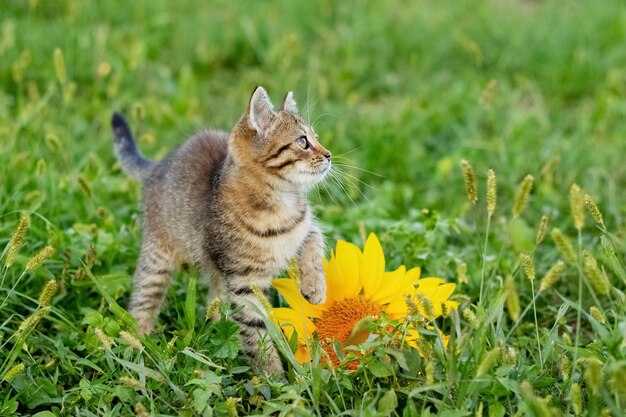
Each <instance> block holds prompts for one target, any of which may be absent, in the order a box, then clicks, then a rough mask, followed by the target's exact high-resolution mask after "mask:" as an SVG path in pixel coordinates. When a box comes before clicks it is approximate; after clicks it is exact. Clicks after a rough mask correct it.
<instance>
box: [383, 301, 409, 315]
mask: <svg viewBox="0 0 626 417" xmlns="http://www.w3.org/2000/svg"><path fill="white" fill-rule="evenodd" d="M385 312H386V313H387V315H388V316H389V318H390V319H392V320H399V319H403V318H405V317H406V315H407V314H408V307H407V305H406V299H405V298H404V297H396V298H394V299H393V300H391V302H390V303H389V305H388V306H387V307H385Z"/></svg>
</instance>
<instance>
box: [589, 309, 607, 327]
mask: <svg viewBox="0 0 626 417" xmlns="http://www.w3.org/2000/svg"><path fill="white" fill-rule="evenodd" d="M589 314H591V317H593V318H594V319H595V320H596V321H597V322H598V323H600V324H606V318H605V317H604V314H603V313H602V311H600V309H599V308H598V307H596V306H591V307H590V308H589Z"/></svg>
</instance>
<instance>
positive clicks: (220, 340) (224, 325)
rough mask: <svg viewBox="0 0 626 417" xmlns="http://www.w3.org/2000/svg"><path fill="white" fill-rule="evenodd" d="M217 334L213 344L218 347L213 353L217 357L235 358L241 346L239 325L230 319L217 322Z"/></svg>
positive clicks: (212, 341) (213, 338)
mask: <svg viewBox="0 0 626 417" xmlns="http://www.w3.org/2000/svg"><path fill="white" fill-rule="evenodd" d="M214 330H215V336H213V337H212V338H211V344H212V345H214V346H215V347H216V350H215V352H213V355H214V356H215V357H216V358H228V359H235V358H236V357H237V354H239V349H240V348H241V341H240V340H239V326H237V324H236V323H235V322H233V321H230V320H221V321H218V322H217V323H215V327H214Z"/></svg>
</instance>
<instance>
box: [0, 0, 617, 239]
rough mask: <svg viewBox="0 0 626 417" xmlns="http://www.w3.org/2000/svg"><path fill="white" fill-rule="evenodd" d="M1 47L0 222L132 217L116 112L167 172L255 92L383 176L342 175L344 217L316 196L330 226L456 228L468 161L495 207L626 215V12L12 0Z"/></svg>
mask: <svg viewBox="0 0 626 417" xmlns="http://www.w3.org/2000/svg"><path fill="white" fill-rule="evenodd" d="M0 33H1V35H0V56H1V59H0V86H1V88H2V93H1V95H0V135H1V136H0V138H1V140H2V144H3V145H2V147H3V156H2V159H3V161H2V166H3V169H2V171H1V173H0V175H1V178H0V181H1V182H2V183H3V184H4V185H5V186H4V193H3V198H2V199H1V201H2V203H1V204H2V206H0V207H1V209H2V212H4V213H7V212H10V211H12V210H16V209H24V208H32V209H37V210H38V211H39V212H40V213H41V214H42V215H44V216H46V217H47V218H49V220H50V221H52V222H53V223H54V224H55V225H56V226H58V227H61V228H63V227H66V226H68V225H69V224H71V222H73V221H76V220H81V221H83V222H91V221H95V218H96V214H97V213H96V210H95V209H96V208H97V207H104V208H105V209H107V210H108V211H109V212H111V213H112V214H114V215H115V216H120V215H121V216H124V215H125V214H126V213H125V212H126V211H127V210H130V208H128V207H126V208H124V207H125V206H126V205H128V204H129V203H131V202H133V201H134V200H136V197H137V195H136V193H135V194H132V195H129V192H128V191H125V190H124V189H123V188H122V186H121V185H120V183H123V182H124V181H125V180H124V178H123V175H122V174H120V173H119V172H118V171H117V170H114V169H113V168H112V167H113V165H114V157H113V155H112V152H111V134H110V132H109V126H108V120H109V117H110V113H111V111H113V110H123V111H125V112H126V113H127V114H129V115H130V116H131V121H132V125H133V128H134V129H135V130H136V132H137V135H138V137H139V138H140V142H141V145H140V146H141V148H142V149H143V151H144V152H145V153H146V154H147V155H149V156H152V157H162V156H163V155H164V154H165V153H166V152H167V151H169V150H171V149H173V148H174V147H175V146H176V145H177V144H179V143H181V141H182V140H184V138H185V137H186V136H188V135H189V134H191V133H193V132H194V131H195V130H197V129H199V128H201V127H205V126H212V127H218V128H222V129H227V130H228V129H230V127H231V126H232V125H233V123H234V122H235V121H236V120H237V119H238V117H239V116H240V114H241V113H242V112H243V110H244V108H245V105H246V102H247V99H248V96H249V94H250V91H251V90H252V89H253V88H254V86H256V85H258V84H260V85H263V86H265V87H266V88H267V89H268V91H269V92H270V94H271V95H272V97H273V98H274V101H275V102H278V101H279V100H280V99H281V98H282V96H283V94H284V93H285V92H286V91H288V90H294V92H295V96H296V99H297V100H298V102H299V104H300V108H301V109H302V110H303V113H304V114H305V115H306V116H307V117H309V118H310V120H311V121H312V122H313V121H314V122H315V125H316V128H317V130H318V131H319V133H320V139H321V141H322V142H323V143H324V144H325V145H327V147H329V148H330V149H331V150H332V151H333V152H334V153H335V154H336V155H338V154H343V153H347V155H346V156H345V157H346V158H348V159H349V160H350V164H351V165H354V166H356V167H358V168H360V169H365V170H367V171H371V172H372V173H375V174H377V175H373V174H370V173H368V172H366V171H362V170H360V169H349V168H345V171H346V172H347V173H348V174H350V175H352V176H354V177H357V178H358V179H360V180H361V181H364V182H365V183H367V184H368V185H370V186H371V187H373V189H372V188H369V187H367V186H363V185H362V184H360V183H359V182H357V181H356V180H355V179H353V178H352V177H350V176H346V177H345V178H346V180H345V182H348V181H349V180H351V181H352V182H353V183H354V186H351V185H350V184H349V183H347V184H345V185H346V187H347V191H348V193H347V194H348V196H349V198H348V196H346V194H345V193H343V192H341V190H340V189H338V188H337V187H336V186H335V187H333V188H334V191H335V193H336V194H341V198H340V196H335V199H336V200H337V203H335V202H333V200H332V198H331V196H329V195H328V193H327V192H325V191H324V190H322V202H323V203H324V205H325V206H326V208H327V209H326V210H323V211H322V212H320V216H321V217H322V218H323V219H326V220H329V221H331V222H333V221H334V219H335V218H341V219H344V216H343V215H342V214H341V213H336V212H343V213H345V212H346V211H354V210H355V208H354V204H352V202H351V201H350V199H352V200H354V201H355V202H356V204H357V205H359V206H360V205H363V204H364V205H366V206H367V208H366V209H362V210H361V209H359V210H357V212H358V213H359V214H358V216H359V217H362V218H366V217H373V216H375V217H377V218H381V217H382V218H391V219H398V218H402V217H403V216H404V215H405V213H406V212H407V210H409V209H411V208H418V209H421V208H423V207H428V208H430V209H436V210H440V211H443V212H445V213H446V214H448V215H456V214H459V213H460V212H462V211H463V210H464V209H465V206H464V205H463V204H461V202H462V201H463V198H464V197H463V192H462V183H461V182H460V181H459V171H458V161H459V160H460V159H462V158H465V159H468V160H470V161H471V162H472V163H473V164H474V166H475V168H476V170H477V172H478V173H479V176H480V178H484V176H483V175H482V174H483V172H484V171H486V168H494V169H495V170H496V172H497V174H498V180H499V183H500V184H501V185H503V187H502V190H503V192H504V193H505V194H504V196H503V199H502V200H501V201H502V203H503V204H506V198H507V193H509V194H508V197H510V194H512V189H513V185H514V184H516V183H517V182H518V181H519V180H521V178H523V176H524V175H526V174H527V173H531V174H533V175H535V176H536V177H537V178H538V179H539V180H540V182H542V184H543V187H540V188H539V189H538V190H537V192H539V193H542V194H545V199H546V203H547V204H550V205H554V206H556V207H558V206H560V205H562V201H560V200H561V199H562V195H563V192H564V191H566V190H567V188H568V187H569V185H570V183H571V182H572V181H574V180H575V181H578V182H579V183H582V185H583V186H584V188H586V189H588V190H590V191H591V192H592V193H593V194H594V196H595V197H596V198H597V199H599V200H601V201H602V203H605V204H607V207H608V208H609V209H610V211H611V214H612V215H614V216H616V217H617V218H619V219H621V216H622V215H623V212H624V207H623V203H624V200H623V199H622V198H621V197H620V193H619V192H618V191H619V189H620V188H621V186H622V185H623V182H624V178H625V169H626V165H625V164H623V162H622V159H623V154H624V148H625V146H626V141H624V140H623V136H624V132H625V131H626V117H625V115H626V102H625V101H624V94H625V92H626V66H625V65H624V64H625V63H626V41H625V35H626V7H624V4H623V2H620V1H612V0H609V1H603V2H601V3H598V2H595V1H581V2H571V3H568V4H563V3H560V2H552V1H454V2H445V3H436V2H428V1H392V2H378V1H364V2H362V1H342V2H334V1H311V2H302V3H297V4H296V3H294V2H291V1H272V2H269V1H258V2H232V1H219V0H218V1H211V2H207V1H180V2H169V1H134V2H132V3H130V2H129V3H124V2H82V1H55V2H47V1H28V2H27V1H8V2H4V5H3V11H2V25H1V31H0ZM55 48H59V49H60V51H62V54H63V59H64V63H65V75H61V76H62V77H63V79H59V74H55V66H54V63H53V52H54V50H55ZM492 80H493V81H492ZM51 137H52V138H53V139H50V138H51ZM40 159H41V160H43V162H41V164H45V169H46V171H45V174H41V175H33V173H35V172H37V163H38V161H39V160H40ZM80 175H82V177H83V179H84V180H86V181H88V183H89V184H90V186H91V188H92V192H91V193H90V195H89V196H88V197H89V198H85V196H84V195H82V194H81V190H80V185H79V182H78V181H77V178H78V177H79V176H80ZM544 179H545V180H547V181H543V180H544ZM357 187H358V188H361V191H362V192H363V193H364V194H365V195H366V196H367V198H368V199H369V200H370V201H372V202H375V204H370V205H367V201H366V200H365V199H364V198H363V197H362V195H361V193H360V192H358V190H357V189H356V188H357ZM133 191H134V188H133ZM33 192H39V193H40V194H37V195H35V196H33V194H32V193H33ZM314 198H318V197H317V196H314ZM121 203H123V204H121ZM335 206H339V207H340V208H336V207H335ZM346 207H347V208H346ZM538 209H540V208H538ZM363 210H364V211H363ZM335 214H336V216H335ZM350 218H351V219H354V217H353V216H352V217H350ZM346 219H347V218H346Z"/></svg>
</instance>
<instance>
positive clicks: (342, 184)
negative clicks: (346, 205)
mask: <svg viewBox="0 0 626 417" xmlns="http://www.w3.org/2000/svg"><path fill="white" fill-rule="evenodd" d="M339 174H340V173H339V172H335V173H333V176H332V178H333V179H334V180H335V182H336V183H337V185H339V187H340V188H341V190H342V191H343V192H344V194H345V195H346V196H347V197H348V198H349V199H350V201H351V202H352V204H353V205H354V206H355V207H356V203H355V202H354V200H353V199H352V197H350V193H349V191H350V190H349V189H348V187H349V186H348V185H345V184H344V183H343V182H342V181H341V178H339V177H338V175H339ZM350 186H352V187H354V184H353V183H350ZM357 189H358V187H357ZM358 191H359V192H360V193H361V194H362V195H363V193H362V192H361V190H359V189H358ZM363 196H364V195H363ZM364 197H365V196H364ZM366 199H367V197H366Z"/></svg>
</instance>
